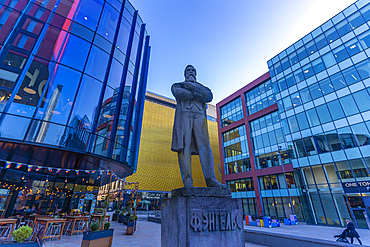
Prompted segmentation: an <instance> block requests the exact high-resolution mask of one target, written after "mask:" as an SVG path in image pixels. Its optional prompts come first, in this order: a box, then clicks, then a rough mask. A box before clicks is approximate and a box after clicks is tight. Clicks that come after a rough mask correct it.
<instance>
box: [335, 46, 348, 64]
mask: <svg viewBox="0 0 370 247" xmlns="http://www.w3.org/2000/svg"><path fill="white" fill-rule="evenodd" d="M333 54H334V57H335V60H336V61H337V63H339V62H342V61H343V60H345V59H347V58H348V57H349V55H348V53H347V50H346V48H345V47H344V45H341V46H339V47H337V48H335V49H334V50H333Z"/></svg>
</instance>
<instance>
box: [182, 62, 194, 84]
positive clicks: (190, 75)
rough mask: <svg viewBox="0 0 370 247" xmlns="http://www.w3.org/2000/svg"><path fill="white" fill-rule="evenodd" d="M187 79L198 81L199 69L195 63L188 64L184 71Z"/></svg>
mask: <svg viewBox="0 0 370 247" xmlns="http://www.w3.org/2000/svg"><path fill="white" fill-rule="evenodd" d="M184 76H185V81H190V82H196V81H197V78H196V77H197V71H196V70H195V68H194V66H193V65H188V66H186V68H185V71H184Z"/></svg>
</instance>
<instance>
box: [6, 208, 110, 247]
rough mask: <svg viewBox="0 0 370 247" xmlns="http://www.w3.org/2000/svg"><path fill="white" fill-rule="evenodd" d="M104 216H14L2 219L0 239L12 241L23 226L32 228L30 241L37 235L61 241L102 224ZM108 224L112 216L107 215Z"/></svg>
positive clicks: (44, 238)
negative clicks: (93, 225)
mask: <svg viewBox="0 0 370 247" xmlns="http://www.w3.org/2000/svg"><path fill="white" fill-rule="evenodd" d="M103 217H104V215H103V214H99V213H95V214H91V215H65V214H63V215H62V214H61V215H57V214H55V215H52V214H51V215H28V216H12V217H11V218H8V219H0V237H1V239H3V242H4V241H5V242H6V241H10V242H11V241H12V240H13V237H12V234H13V232H14V231H15V230H18V229H20V228H21V227H23V226H28V227H31V228H32V234H31V236H30V237H29V238H28V239H29V240H33V239H35V237H36V235H38V237H39V238H41V239H42V240H44V241H46V240H48V241H53V240H61V239H62V237H63V236H64V235H69V236H72V235H74V234H82V233H84V232H85V231H87V230H88V229H89V225H90V224H91V223H94V222H98V221H99V222H100V221H101V220H102V219H103ZM104 218H105V221H106V222H110V216H109V215H106V216H105V217H104Z"/></svg>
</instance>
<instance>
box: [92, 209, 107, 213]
mask: <svg viewBox="0 0 370 247" xmlns="http://www.w3.org/2000/svg"><path fill="white" fill-rule="evenodd" d="M104 211H105V210H104V208H95V211H94V212H95V213H96V214H102V213H104Z"/></svg>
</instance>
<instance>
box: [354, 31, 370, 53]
mask: <svg viewBox="0 0 370 247" xmlns="http://www.w3.org/2000/svg"><path fill="white" fill-rule="evenodd" d="M357 38H358V40H359V41H360V43H361V45H362V47H363V48H364V49H367V48H369V47H370V30H367V31H366V32H364V33H362V34H360V35H359V36H357Z"/></svg>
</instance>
